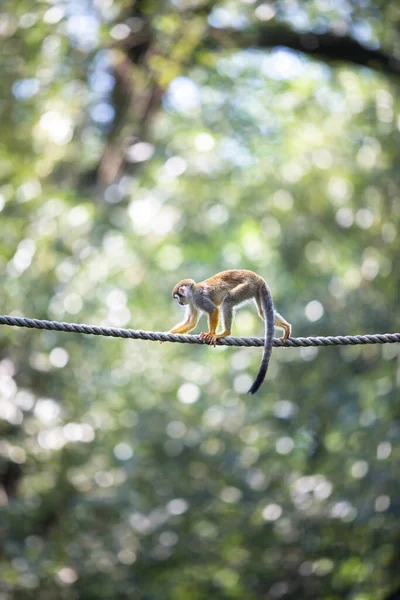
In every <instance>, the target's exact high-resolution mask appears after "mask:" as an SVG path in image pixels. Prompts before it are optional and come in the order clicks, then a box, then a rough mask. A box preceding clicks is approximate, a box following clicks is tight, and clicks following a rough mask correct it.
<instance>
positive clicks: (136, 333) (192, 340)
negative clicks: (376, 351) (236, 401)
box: [0, 315, 400, 348]
mask: <svg viewBox="0 0 400 600" xmlns="http://www.w3.org/2000/svg"><path fill="white" fill-rule="evenodd" d="M0 325H9V326H11V327H28V328H29V329H45V330H50V331H61V332H65V333H83V334H85V335H100V336H105V337H116V338H129V339H134V340H149V341H152V342H174V343H179V344H203V343H204V342H202V341H201V340H200V336H198V335H183V334H173V333H162V332H155V331H142V330H140V329H138V330H135V329H121V328H117V327H97V326H94V325H85V324H84V323H65V322H60V321H45V320H41V319H26V318H21V317H11V316H9V315H3V316H0ZM398 342H400V333H377V334H370V335H338V336H328V337H320V336H319V337H307V338H304V337H300V338H288V339H287V340H285V342H282V340H280V339H278V338H274V341H273V345H274V346H275V347H289V348H296V347H308V346H356V345H358V344H395V343H398ZM217 345H218V346H246V347H249V346H264V338H263V337H250V338H242V337H226V338H220V339H218V340H217Z"/></svg>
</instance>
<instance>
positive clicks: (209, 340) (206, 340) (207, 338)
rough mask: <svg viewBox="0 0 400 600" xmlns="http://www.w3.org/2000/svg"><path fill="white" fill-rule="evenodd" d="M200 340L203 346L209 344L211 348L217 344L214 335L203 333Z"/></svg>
mask: <svg viewBox="0 0 400 600" xmlns="http://www.w3.org/2000/svg"><path fill="white" fill-rule="evenodd" d="M200 339H201V341H202V342H203V344H209V345H210V346H215V344H216V342H217V336H216V335H212V334H211V333H201V334H200Z"/></svg>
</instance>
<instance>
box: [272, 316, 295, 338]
mask: <svg viewBox="0 0 400 600" xmlns="http://www.w3.org/2000/svg"><path fill="white" fill-rule="evenodd" d="M274 325H275V327H280V328H281V329H283V331H284V334H283V337H281V341H282V342H284V341H285V340H287V339H288V337H290V335H291V333H292V326H291V324H290V323H288V322H287V321H286V320H285V319H284V318H283V317H282V315H280V314H279V313H278V312H276V311H275V312H274Z"/></svg>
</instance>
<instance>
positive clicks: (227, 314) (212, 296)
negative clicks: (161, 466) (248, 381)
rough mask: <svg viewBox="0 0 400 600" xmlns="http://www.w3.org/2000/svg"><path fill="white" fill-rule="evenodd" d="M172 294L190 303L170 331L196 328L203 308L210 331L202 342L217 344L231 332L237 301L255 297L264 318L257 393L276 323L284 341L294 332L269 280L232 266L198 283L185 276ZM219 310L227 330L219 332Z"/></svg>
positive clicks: (187, 330)
mask: <svg viewBox="0 0 400 600" xmlns="http://www.w3.org/2000/svg"><path fill="white" fill-rule="evenodd" d="M172 296H173V298H175V299H176V300H177V301H178V303H179V304H180V305H181V306H187V307H188V308H187V313H186V318H185V320H184V321H182V323H179V324H178V325H176V326H175V327H174V328H173V329H171V330H170V332H169V333H188V332H189V331H191V330H192V329H194V328H195V327H196V325H197V322H198V320H199V316H200V314H199V313H200V312H204V313H207V316H208V328H209V331H208V333H201V334H200V339H201V340H203V342H205V343H207V344H210V345H213V346H215V344H216V341H217V340H218V339H219V338H222V337H226V336H228V335H230V334H231V329H232V321H233V309H234V307H235V306H237V305H238V304H242V303H243V302H247V301H248V300H252V299H253V300H254V301H255V303H256V305H257V310H258V314H259V316H260V317H261V319H263V320H264V321H265V344H264V352H263V356H262V360H261V365H260V369H259V371H258V374H257V377H256V379H255V381H254V383H253V385H252V386H251V388H250V389H249V391H248V393H249V394H255V393H256V391H257V390H258V388H259V387H260V386H261V384H262V382H263V381H264V378H265V375H266V373H267V369H268V363H269V359H270V357H271V351H272V340H273V334H274V325H276V326H277V327H281V328H282V329H283V330H284V335H283V338H282V341H284V340H286V339H287V338H288V337H289V336H290V334H291V330H292V328H291V325H290V324H289V323H288V322H287V321H285V319H284V318H283V317H282V316H281V315H280V314H279V313H278V312H276V311H274V305H273V302H272V296H271V292H270V289H269V287H268V285H267V283H266V282H265V281H264V279H263V278H262V277H260V276H259V275H257V274H256V273H253V272H252V271H247V270H245V269H243V270H236V269H234V270H230V271H223V272H222V273H217V275H214V276H213V277H210V279H206V280H205V281H201V282H200V283H196V282H195V281H193V279H183V280H182V281H180V282H179V283H177V284H176V286H175V287H174V289H173V290H172ZM220 310H221V312H222V317H223V321H224V331H223V332H222V333H217V327H218V322H219V314H220Z"/></svg>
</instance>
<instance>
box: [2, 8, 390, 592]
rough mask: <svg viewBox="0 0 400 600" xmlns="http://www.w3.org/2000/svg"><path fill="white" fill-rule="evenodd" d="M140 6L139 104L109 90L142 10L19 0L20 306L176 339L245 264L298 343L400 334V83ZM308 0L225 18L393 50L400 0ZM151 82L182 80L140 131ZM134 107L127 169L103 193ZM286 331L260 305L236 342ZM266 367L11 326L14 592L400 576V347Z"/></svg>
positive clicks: (8, 124) (16, 308)
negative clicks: (351, 38) (145, 40)
mask: <svg viewBox="0 0 400 600" xmlns="http://www.w3.org/2000/svg"><path fill="white" fill-rule="evenodd" d="M140 4H142V3H141V2H138V3H136V5H135V8H136V10H138V11H139V9H140V10H141V11H142V12H143V14H145V15H146V17H147V18H148V19H149V20H151V19H152V18H153V16H154V14H156V16H154V21H151V30H152V32H153V34H154V35H155V36H156V38H157V43H158V44H159V46H158V48H161V49H162V51H161V52H155V53H154V55H152V56H151V57H150V58H149V62H148V64H146V66H143V64H142V63H140V61H139V62H138V63H137V64H134V66H133V67H132V75H131V77H132V82H133V83H132V85H133V87H134V93H135V94H136V96H134V100H135V102H133V103H129V101H127V98H126V96H124V95H122V96H120V95H118V94H117V91H118V90H116V88H113V85H114V83H115V82H114V75H115V73H114V71H113V68H114V67H115V65H116V64H120V62H119V61H121V60H122V58H121V56H122V55H123V51H122V50H121V48H119V49H117V48H112V46H113V44H114V42H115V40H118V39H119V38H120V37H121V35H122V33H121V32H123V31H124V30H123V29H122V30H121V29H120V30H118V29H117V30H116V29H115V27H116V26H117V25H118V24H121V23H124V22H125V21H126V22H127V23H128V22H129V27H131V28H133V29H134V27H136V26H137V25H138V23H137V21H135V20H134V19H138V18H139V17H138V16H137V15H136V16H135V14H134V16H133V17H132V15H131V14H130V12H129V11H130V3H128V2H121V3H118V2H114V3H113V2H95V3H94V4H93V6H91V5H90V6H86V5H85V7H84V8H82V6H83V3H82V6H81V3H73V2H71V3H65V5H64V3H56V4H48V3H46V2H37V3H32V2H28V1H21V2H19V3H17V4H16V3H15V2H10V1H8V0H5V2H3V4H2V9H1V10H2V13H1V15H0V35H1V36H2V37H1V40H2V53H1V55H0V66H1V71H2V82H1V90H2V94H1V97H0V116H1V121H2V136H1V140H0V167H1V169H0V211H1V212H0V216H1V221H0V269H1V271H2V294H1V311H0V312H1V313H4V314H15V315H25V316H28V317H37V318H50V319H56V320H66V321H74V322H87V323H92V324H96V325H99V324H104V325H107V326H117V327H125V326H126V327H132V328H135V329H149V330H167V329H169V328H171V327H172V326H173V325H174V324H175V323H176V322H177V321H178V320H179V319H180V318H181V313H180V311H179V310H178V307H177V306H176V305H175V304H173V302H172V298H171V295H170V290H171V289H172V287H173V285H174V284H175V283H176V282H177V281H178V280H179V279H182V278H184V277H191V278H194V279H196V280H198V281H199V280H201V279H203V278H206V277H208V276H211V275H212V274H214V273H215V272H218V271H220V270H223V269H229V268H249V269H252V270H254V271H256V272H258V273H259V274H260V275H262V276H264V277H265V278H266V279H267V281H268V282H269V284H270V286H271V288H272V291H273V294H274V299H275V304H276V307H277V309H278V310H279V311H280V312H282V314H283V315H284V316H285V318H287V319H288V320H289V321H290V322H291V323H292V324H293V334H294V335H296V336H300V335H304V336H306V335H329V334H332V335H339V334H357V333H377V332H394V331H396V330H398V317H399V310H398V289H399V283H400V268H399V267H400V264H399V256H400V247H399V237H398V232H397V230H398V226H399V206H400V204H399V192H398V189H399V171H398V147H399V129H400V120H399V119H400V116H399V115H400V105H399V100H398V97H399V94H398V82H397V81H391V80H389V79H387V78H385V77H384V76H383V75H381V74H379V73H377V72H373V71H371V70H368V69H362V68H360V69H356V68H354V67H351V66H347V65H345V64H342V65H336V66H334V67H332V66H331V65H329V64H324V63H321V62H317V61H312V60H311V59H308V58H305V57H304V56H301V55H298V54H295V53H293V52H289V51H285V50H282V49H278V50H274V51H272V52H262V51H260V50H255V49H254V48H252V49H250V50H249V49H248V50H241V51H233V50H232V51H231V52H229V53H228V52H227V50H226V49H225V50H224V51H223V52H219V51H218V48H217V47H215V48H214V47H213V48H210V47H201V44H200V42H201V39H202V35H203V32H204V31H205V28H206V25H207V20H206V7H204V14H203V12H202V10H201V7H199V8H198V10H196V7H195V6H192V5H190V6H188V3H186V2H184V1H182V2H176V3H173V4H169V3H160V2H153V3H152V7H153V8H151V7H150V3H149V5H146V6H145V7H140ZM145 4H146V3H145ZM302 4H303V7H302V8H300V7H298V9H296V11H294V12H293V11H292V9H291V8H290V7H289V8H287V7H286V8H285V6H286V5H285V4H284V3H283V2H281V3H277V4H276V5H274V7H273V8H271V7H272V5H271V6H270V7H269V5H267V4H263V5H261V7H262V6H263V7H264V9H260V7H255V5H253V4H252V3H249V2H247V3H244V2H243V3H240V2H236V1H235V2H233V1H232V2H229V3H225V4H224V5H223V6H222V5H221V6H219V7H217V6H214V8H213V13H212V14H213V15H214V16H213V18H217V17H218V18H219V19H221V18H223V15H224V14H225V17H226V18H227V19H228V17H229V18H232V19H233V18H234V16H235V15H236V17H235V18H239V17H240V18H244V16H245V17H246V19H248V20H249V21H250V22H251V23H253V25H254V24H255V25H257V23H258V22H259V21H260V18H261V17H260V15H261V16H262V15H263V14H264V17H265V16H266V15H267V13H268V7H269V9H270V10H272V16H274V12H275V14H276V15H277V17H276V18H277V19H278V21H279V19H280V20H281V22H286V23H288V24H289V25H290V26H291V27H293V29H294V30H297V29H298V28H299V27H300V26H299V23H301V20H299V19H300V17H301V14H303V16H304V15H305V16H306V17H307V21H306V22H305V24H304V27H309V28H310V29H311V28H312V27H315V26H317V25H321V23H322V21H323V23H322V24H324V23H325V25H326V26H329V27H332V28H334V27H339V25H340V24H342V26H344V25H343V23H345V24H346V26H347V29H346V31H349V32H350V33H352V34H353V35H355V34H356V33H357V32H363V35H367V34H368V32H369V36H370V37H369V39H368V40H367V41H368V43H370V44H372V43H373V42H374V40H376V39H379V40H380V41H381V42H382V43H385V44H386V46H387V47H388V48H389V49H390V48H392V47H394V46H395V43H394V41H393V37H394V36H395V31H394V28H393V24H394V23H396V22H398V19H399V15H398V9H397V8H396V6H397V5H396V3H394V2H389V3H380V2H374V3H369V5H368V7H366V6H365V4H366V3H359V2H354V3H350V2H349V3H347V4H346V6H348V11H347V13H346V14H341V10H339V8H338V6H339V4H340V6H342V7H343V6H344V4H345V3H337V6H336V3H329V2H304V3H302ZM372 5H373V6H372ZM150 8H151V10H150ZM208 8H210V7H208ZM328 8H329V10H328ZM372 8H373V9H374V10H372ZM217 9H218V10H219V12H218V10H217ZM257 10H258V16H257ZM343 10H344V9H343ZM221 11H222V12H221ZM224 11H225V13H224ZM263 11H264V13H263ZM396 11H397V12H396ZM215 15H217V17H215ZM218 15H219V16H218ZM243 15H244V16H243ZM264 17H263V18H264ZM278 17H279V18H278ZM270 18H272V17H270ZM304 18H305V17H304ZM79 19H81V20H79ZM82 19H83V20H82ZM129 19H131V20H130V21H129ZM132 19H133V21H132ZM396 20H397V21H396ZM222 34H223V32H221V36H222V38H221V39H223V35H222ZM360 35H361V34H360ZM397 35H398V33H397ZM221 43H222V42H221ZM113 73H114V75H113ZM149 82H153V83H154V82H156V83H157V85H159V86H160V87H161V88H165V87H167V86H169V87H168V89H167V91H166V92H165V94H164V95H163V98H162V107H161V109H160V110H159V111H155V112H154V114H153V113H152V114H151V118H150V119H149V122H148V123H146V130H145V129H143V130H141V137H140V139H139V141H138V140H136V139H133V140H132V137H131V136H132V131H133V132H134V133H135V131H136V130H135V129H134V125H135V124H137V122H138V121H139V120H140V119H139V115H141V114H142V113H141V105H140V102H142V103H143V98H144V96H145V92H146V91H148V86H149V85H150V83H149ZM135 86H136V87H135ZM138 90H139V91H138ZM124 103H125V104H124ZM123 104H124V110H125V108H126V107H128V108H126V111H125V112H124V113H123V118H122V125H121V126H119V125H118V134H121V136H122V141H120V140H119V138H118V144H120V147H121V148H122V152H123V154H124V156H125V157H127V162H126V164H125V166H124V169H123V170H122V172H120V173H119V176H118V177H117V178H116V179H115V180H114V181H113V182H112V183H110V184H109V185H106V186H103V187H102V186H100V185H99V186H97V187H96V188H94V186H92V187H91V186H90V185H88V184H87V181H91V177H92V173H93V171H94V170H96V169H97V167H98V165H99V163H100V162H101V160H102V159H104V148H105V145H106V144H107V143H108V142H109V141H110V139H112V140H113V139H115V135H116V134H115V130H113V124H114V123H115V120H117V118H118V117H119V116H120V113H119V112H118V111H119V109H120V108H121V106H122V105H123ZM114 117H115V120H114ZM132 128H133V129H132ZM145 134H146V135H145ZM135 135H136V133H135ZM136 142H138V143H136ZM118 144H117V145H118ZM201 326H202V328H203V330H204V327H205V323H204V322H201ZM200 330H201V328H200V327H199V331H200ZM262 331H263V325H262V323H261V321H260V320H259V319H258V317H257V314H256V311H255V309H254V308H253V307H251V306H246V307H244V308H242V309H241V310H240V311H239V312H238V314H237V318H236V321H235V325H234V333H237V334H239V335H261V334H262ZM260 358H261V353H260V350H259V349H255V348H252V349H244V348H241V349H234V348H224V347H222V348H216V349H212V348H207V347H200V346H193V347H192V346H187V345H178V344H164V345H163V346H160V345H159V344H154V343H146V342H140V341H128V340H113V339H102V338H90V337H87V336H80V335H75V334H62V333H59V334H58V333H56V332H39V331H30V330H15V329H12V328H7V327H1V329H0V418H1V421H0V431H1V437H2V441H1V442H0V456H1V462H0V484H1V485H0V503H1V506H2V512H1V516H0V523H1V528H2V530H3V531H4V541H3V553H2V555H1V557H0V581H1V583H0V595H1V600H3V599H4V600H8V599H10V600H11V599H13V600H14V599H17V600H20V599H21V600H30V599H31V598H32V599H33V598H35V599H39V600H47V599H48V598H55V597H57V598H58V597H60V598H63V599H65V600H70V599H71V600H73V599H77V598H79V599H83V600H86V599H91V598H96V599H98V600H102V599H109V598H137V599H139V600H145V599H146V600H147V599H149V598H156V599H157V600H163V599H164V598H165V599H173V600H183V599H186V598H193V599H195V600H203V599H206V598H210V597H212V598H218V599H219V598H221V599H234V598H237V599H242V598H246V599H249V600H252V599H259V598H271V599H275V598H290V599H296V600H298V599H301V598H329V600H338V599H341V598H351V599H354V600H376V599H379V598H383V597H384V596H385V594H386V593H388V592H389V591H390V590H391V589H392V588H393V587H395V586H396V585H397V586H398V585H400V580H399V575H398V569H397V562H396V554H397V551H398V537H399V525H398V522H399V507H398V502H397V498H398V496H399V493H400V485H399V477H398V472H397V465H398V463H399V449H398V445H396V442H397V441H398V438H399V425H398V416H399V415H398V404H397V403H398V399H399V383H398V382H399V376H400V371H399V348H398V346H397V345H391V346H389V345H388V346H383V347H380V346H379V347H378V346H372V345H370V346H365V347H362V346H360V347H354V348H351V347H346V348H323V349H317V348H308V349H300V350H299V349H296V350H295V349H275V350H274V352H273V357H272V360H271V364H270V369H269V372H268V376H267V380H266V382H265V383H264V386H263V387H262V388H261V390H260V393H259V394H258V395H257V396H255V397H254V398H251V399H250V398H249V397H247V396H245V395H244V392H245V391H246V390H247V388H248V387H249V384H251V382H252V380H253V378H254V376H255V373H256V372H257V368H258V364H259V361H260Z"/></svg>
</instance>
